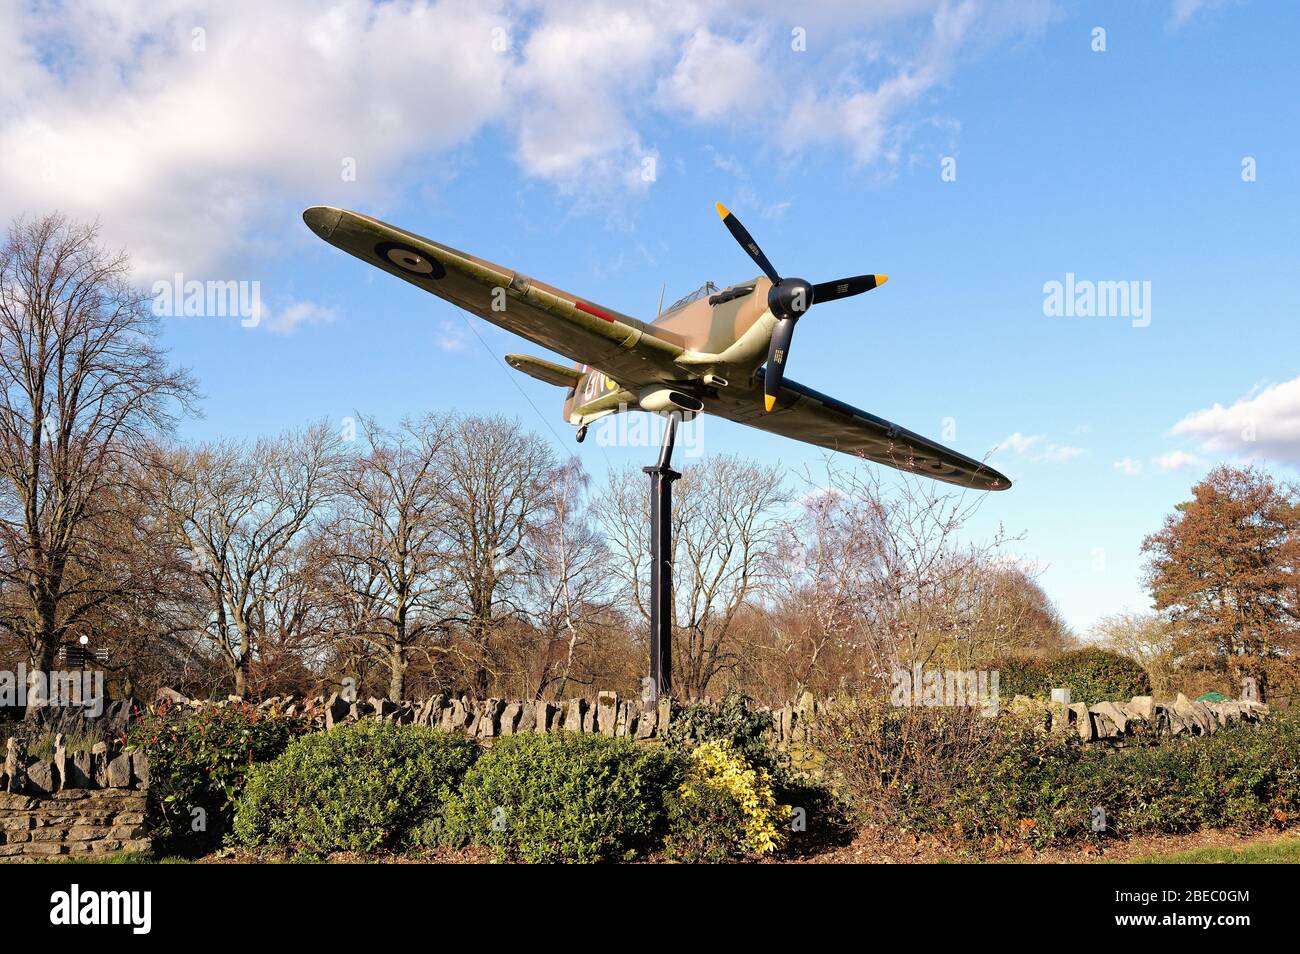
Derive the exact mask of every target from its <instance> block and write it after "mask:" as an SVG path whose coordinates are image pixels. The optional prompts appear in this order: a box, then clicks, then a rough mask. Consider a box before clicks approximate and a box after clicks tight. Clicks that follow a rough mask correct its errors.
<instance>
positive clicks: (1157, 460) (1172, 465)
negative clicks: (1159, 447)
mask: <svg viewBox="0 0 1300 954" xmlns="http://www.w3.org/2000/svg"><path fill="white" fill-rule="evenodd" d="M1200 462H1201V459H1200V458H1199V457H1197V456H1196V455H1195V454H1189V453H1187V451H1181V450H1172V451H1170V452H1169V453H1167V454H1161V455H1160V456H1159V457H1153V458H1152V459H1151V463H1153V464H1154V465H1155V466H1156V467H1157V468H1159V469H1160V470H1163V471H1166V472H1168V471H1174V470H1185V469H1186V468H1188V467H1195V466H1196V465H1197V464H1199V463H1200Z"/></svg>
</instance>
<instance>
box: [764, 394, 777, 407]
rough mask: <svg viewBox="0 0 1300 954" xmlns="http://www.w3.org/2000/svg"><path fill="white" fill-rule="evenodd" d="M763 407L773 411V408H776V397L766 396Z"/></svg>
mask: <svg viewBox="0 0 1300 954" xmlns="http://www.w3.org/2000/svg"><path fill="white" fill-rule="evenodd" d="M763 407H765V408H766V409H767V410H769V411H770V410H772V408H774V407H776V397H775V396H773V395H771V394H764V395H763Z"/></svg>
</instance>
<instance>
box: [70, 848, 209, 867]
mask: <svg viewBox="0 0 1300 954" xmlns="http://www.w3.org/2000/svg"><path fill="white" fill-rule="evenodd" d="M48 864H52V865H187V864H190V861H189V859H187V858H177V857H172V856H169V857H166V858H155V857H154V856H153V854H152V853H150V852H147V851H119V852H116V853H115V854H111V855H73V856H72V857H69V858H51V859H50V860H49V862H48Z"/></svg>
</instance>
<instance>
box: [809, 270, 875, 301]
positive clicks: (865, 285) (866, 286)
mask: <svg viewBox="0 0 1300 954" xmlns="http://www.w3.org/2000/svg"><path fill="white" fill-rule="evenodd" d="M887 281H889V276H888V275H855V276H853V277H852V278H841V279H840V280H839V281H834V282H818V283H817V284H816V285H814V286H813V300H812V303H813V304H814V305H820V304H821V303H822V302H825V301H837V300H839V299H841V298H849V297H851V296H853V295H861V294H862V293H863V292H867V291H871V289H873V288H879V287H880V286H881V285H883V284H885V282H887Z"/></svg>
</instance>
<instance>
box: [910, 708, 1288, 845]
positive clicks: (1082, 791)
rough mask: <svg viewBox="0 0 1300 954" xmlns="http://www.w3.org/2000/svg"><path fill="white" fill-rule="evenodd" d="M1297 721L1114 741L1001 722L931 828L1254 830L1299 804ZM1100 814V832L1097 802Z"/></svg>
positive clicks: (1076, 836) (974, 831) (1056, 839)
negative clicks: (1095, 741) (1113, 745)
mask: <svg viewBox="0 0 1300 954" xmlns="http://www.w3.org/2000/svg"><path fill="white" fill-rule="evenodd" d="M1297 751H1300V722H1297V721H1296V720H1294V719H1285V718H1279V719H1276V720H1274V721H1273V722H1269V723H1265V724H1263V725H1256V726H1252V725H1229V726H1226V727H1224V728H1222V729H1220V730H1219V731H1218V732H1217V733H1216V734H1215V735H1213V736H1205V737H1196V738H1191V737H1185V738H1178V739H1165V740H1163V741H1162V742H1161V743H1160V744H1158V745H1153V746H1140V747H1133V748H1124V749H1118V750H1112V749H1109V748H1107V747H1104V746H1100V745H1083V744H1081V743H1080V742H1079V741H1078V740H1076V739H1074V738H1073V737H1072V736H1050V735H1045V734H1043V733H1041V732H1038V731H1037V730H1035V729H1032V728H1028V727H1024V726H1019V727H1017V726H1013V725H1011V724H1006V725H1003V726H1001V727H1000V730H999V732H998V733H997V736H996V738H995V740H994V741H993V742H992V743H991V744H990V745H989V746H988V747H987V748H986V749H985V750H984V751H983V752H982V753H981V757H980V758H979V759H978V760H977V761H976V762H975V763H973V764H972V765H971V766H970V769H969V771H968V772H967V773H966V775H965V777H964V778H962V779H961V780H959V781H958V783H957V784H955V785H954V787H953V790H952V793H951V797H950V798H949V799H948V800H947V801H946V802H945V803H944V804H943V805H942V806H941V811H940V812H939V813H938V816H937V817H927V818H925V819H924V822H925V826H924V827H929V828H931V829H933V830H938V829H940V828H944V827H952V828H955V830H957V831H958V832H960V833H961V834H962V835H963V836H964V837H966V838H967V839H970V840H973V841H975V842H979V843H989V842H1000V843H1002V844H1004V845H1008V844H1015V843H1019V844H1029V845H1032V846H1035V847H1044V846H1048V845H1058V844H1068V843H1071V842H1077V841H1080V840H1084V839H1096V838H1101V837H1120V838H1130V837H1134V836H1137V835H1143V834H1176V833H1183V832H1191V831H1196V830H1197V829H1201V828H1227V829H1232V830H1236V831H1243V832H1245V831H1253V830H1257V829H1259V828H1261V827H1264V826H1266V825H1269V824H1272V823H1277V824H1285V823H1286V821H1288V820H1289V819H1291V818H1294V817H1295V815H1296V813H1297V811H1300V760H1298V759H1297V757H1296V752H1297ZM1098 808H1100V809H1102V810H1103V811H1104V813H1105V815H1104V819H1105V828H1104V830H1103V831H1100V832H1099V831H1094V830H1093V824H1092V822H1093V813H1094V810H1095V809H1098Z"/></svg>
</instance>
